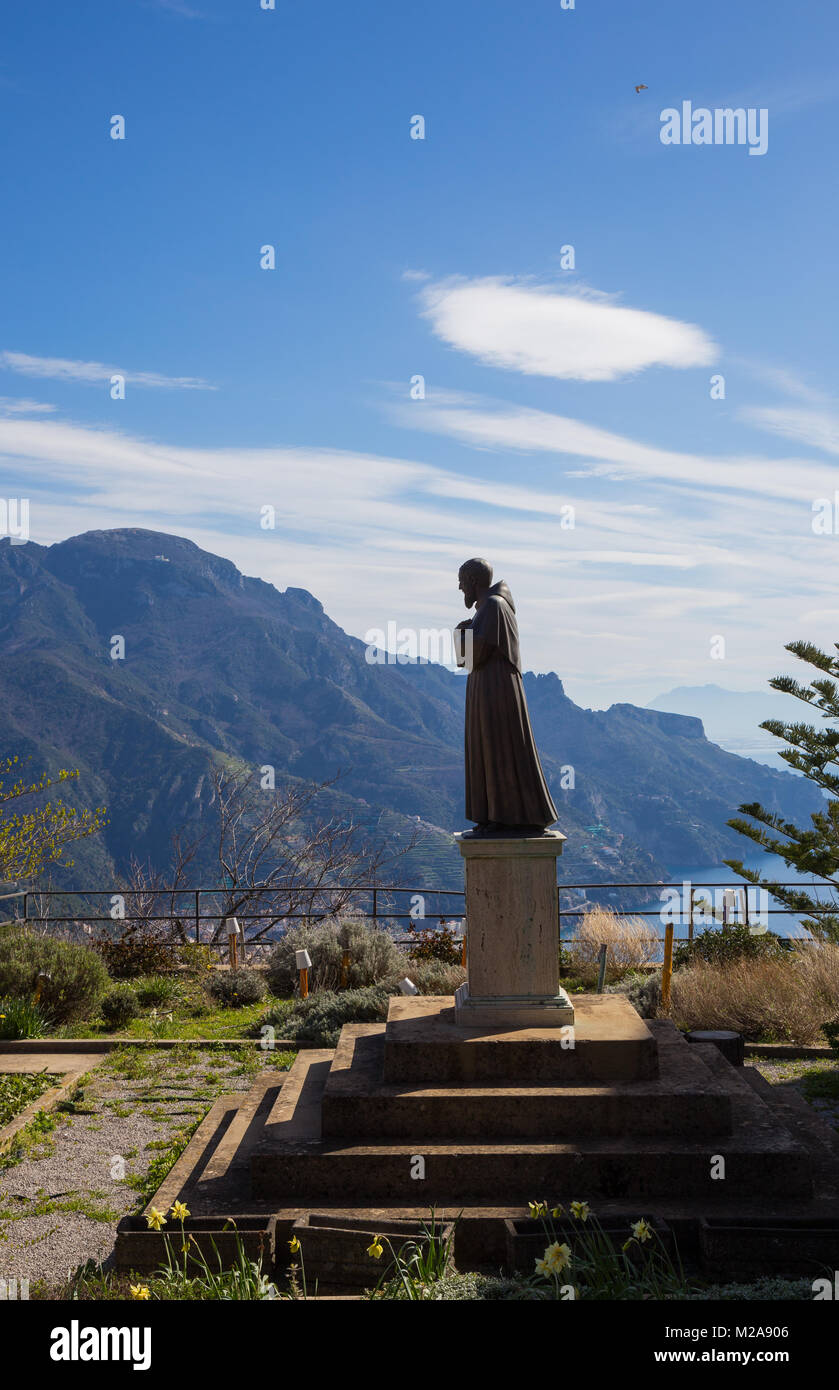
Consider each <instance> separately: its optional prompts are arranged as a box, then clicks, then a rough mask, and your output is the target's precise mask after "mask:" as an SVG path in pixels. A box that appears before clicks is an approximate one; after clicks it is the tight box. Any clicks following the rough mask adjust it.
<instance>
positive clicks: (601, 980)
mask: <svg viewBox="0 0 839 1390" xmlns="http://www.w3.org/2000/svg"><path fill="white" fill-rule="evenodd" d="M671 930H672V928H671ZM605 983H606V946H605V944H604V945H602V946H601V947H600V950H599V951H598V953H597V993H598V994H602V993H603V986H604V985H605Z"/></svg>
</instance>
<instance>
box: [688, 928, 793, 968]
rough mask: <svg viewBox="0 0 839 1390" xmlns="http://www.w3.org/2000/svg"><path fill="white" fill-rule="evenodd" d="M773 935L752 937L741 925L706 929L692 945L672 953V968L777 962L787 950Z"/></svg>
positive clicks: (769, 933) (695, 938)
mask: <svg viewBox="0 0 839 1390" xmlns="http://www.w3.org/2000/svg"><path fill="white" fill-rule="evenodd" d="M787 949H788V948H786V947H785V946H784V944H783V943H782V942H781V941H780V939H779V938H778V937H777V936H776V935H775V933H774V932H761V933H757V934H754V935H753V934H752V932H751V931H750V930H749V928H748V927H747V926H746V925H745V923H744V922H732V923H726V924H725V925H724V926H722V927H708V929H707V930H706V931H702V932H700V933H699V935H698V936H695V937H694V938H693V941H685V942H683V943H682V944H681V945H679V946H677V947H676V950H675V951H674V952H673V966H674V968H675V969H677V970H678V969H680V968H681V967H682V966H686V965H696V964H697V962H699V961H704V963H705V964H706V965H728V964H730V963H731V961H735V960H744V959H746V960H765V959H767V958H779V957H781V956H783V955H784V952H785V950H787Z"/></svg>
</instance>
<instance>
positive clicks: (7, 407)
mask: <svg viewBox="0 0 839 1390" xmlns="http://www.w3.org/2000/svg"><path fill="white" fill-rule="evenodd" d="M54 410H55V406H54V405H49V404H48V403H47V402H46V401H30V400H26V399H23V400H18V399H16V398H15V397H13V396H0V415H50V414H52V412H53V411H54Z"/></svg>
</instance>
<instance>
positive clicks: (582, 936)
mask: <svg viewBox="0 0 839 1390" xmlns="http://www.w3.org/2000/svg"><path fill="white" fill-rule="evenodd" d="M574 935H575V937H576V940H575V941H572V942H571V943H570V944H569V946H568V956H569V960H570V965H571V969H572V970H573V971H574V972H575V973H576V974H579V975H580V977H581V978H583V979H586V978H588V977H589V976H591V975H593V974H594V973H595V972H596V970H597V953H598V951H599V950H600V947H601V946H603V945H605V946H606V947H607V948H608V950H607V955H606V963H607V973H608V975H609V978H610V979H614V978H616V977H619V976H621V975H625V974H626V973H627V971H629V970H637V969H638V967H639V966H642V965H650V964H652V963H653V962H654V961H655V959H656V956H657V955H659V954H660V946H659V943H658V932H657V931H656V929H655V927H653V926H651V925H650V923H649V922H646V921H645V920H644V918H643V917H617V916H616V915H615V913H614V912H612V911H611V910H610V909H609V908H606V907H596V908H592V910H591V911H590V912H587V913H586V915H585V917H581V918H580V920H579V924H578V925H577V927H576V928H575V929H574Z"/></svg>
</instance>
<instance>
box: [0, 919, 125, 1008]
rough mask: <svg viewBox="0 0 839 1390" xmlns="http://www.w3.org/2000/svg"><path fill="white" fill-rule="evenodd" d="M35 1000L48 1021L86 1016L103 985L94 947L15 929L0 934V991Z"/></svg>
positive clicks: (101, 967)
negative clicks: (37, 999)
mask: <svg viewBox="0 0 839 1390" xmlns="http://www.w3.org/2000/svg"><path fill="white" fill-rule="evenodd" d="M39 974H43V975H45V976H48V977H49V978H42V980H41V997H40V1000H39V1003H40V1006H41V1009H42V1010H43V1012H44V1014H45V1015H47V1016H48V1017H49V1018H51V1019H52V1020H53V1022H54V1023H70V1022H72V1021H73V1020H74V1019H78V1018H87V1017H90V1016H91V1014H93V1012H94V1011H95V1008H96V1003H97V1000H98V999H99V998H100V997H101V995H102V994H104V992H105V990H106V989H107V987H108V983H109V981H108V972H107V971H106V969H105V967H104V965H103V964H102V961H101V960H100V958H99V956H98V955H97V954H96V952H95V951H92V950H91V949H90V947H89V946H82V945H78V944H77V943H75V942H71V941H56V940H55V939H54V938H50V937H47V936H36V935H35V934H33V933H31V932H29V931H27V930H25V929H21V928H16V929H15V930H13V931H8V932H4V933H3V935H2V936H0V995H5V996H8V997H10V998H15V999H25V998H27V997H33V996H34V994H35V990H36V988H37V985H38V976H39Z"/></svg>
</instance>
